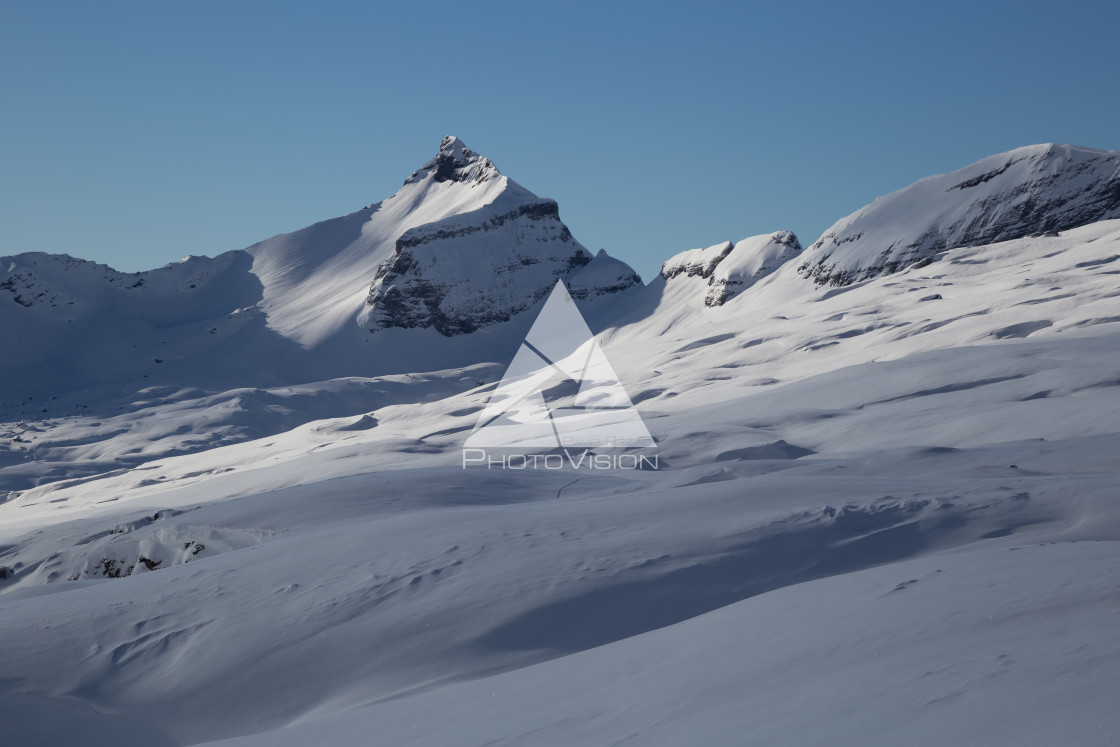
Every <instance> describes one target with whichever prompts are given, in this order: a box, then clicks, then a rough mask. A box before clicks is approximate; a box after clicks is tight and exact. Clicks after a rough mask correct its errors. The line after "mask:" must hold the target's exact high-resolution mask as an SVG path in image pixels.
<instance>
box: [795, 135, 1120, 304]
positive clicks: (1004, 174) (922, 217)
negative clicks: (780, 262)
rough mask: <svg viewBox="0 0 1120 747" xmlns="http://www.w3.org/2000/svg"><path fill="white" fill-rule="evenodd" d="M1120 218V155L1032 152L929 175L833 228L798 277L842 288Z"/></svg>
mask: <svg viewBox="0 0 1120 747" xmlns="http://www.w3.org/2000/svg"><path fill="white" fill-rule="evenodd" d="M1109 218H1120V153H1117V152H1114V151H1102V150H1092V149H1090V148H1078V147H1074V146H1070V145H1055V144H1047V145H1032V146H1029V147H1026V148H1018V149H1016V150H1013V151H1009V152H1007V153H1001V154H999V155H995V156H991V157H989V158H985V159H983V160H981V161H977V162H976V163H974V164H971V165H969V166H966V167H964V168H963V169H959V170H958V171H954V172H952V173H949V174H941V175H939V176H931V177H927V178H925V179H922V180H921V181H918V182H915V183H914V184H912V185H910V186H909V187H906V188H904V189H900V190H899V191H897V192H893V193H891V194H889V195H887V196H885V197H880V198H879V199H877V200H875V202H873V203H871V204H870V205H868V206H867V207H864V208H862V209H860V210H858V211H857V212H855V213H853V214H852V215H849V216H848V217H847V218H843V219H842V220H840V221H837V223H836V224H835V225H833V226H832V227H831V228H829V229H828V230H827V231H826V232H825V233H824V235H823V236H821V237H820V238H819V239H818V240H817V241H816V242H815V243H814V244H813V245H812V246H811V247H809V249H808V250H807V251H806V252H805V255H804V257H803V260H802V262H801V265H800V267H799V270H800V272H801V273H802V274H803V275H804V276H805V277H808V278H812V279H813V280H814V281H815V282H816V283H818V284H828V285H848V284H850V283H855V282H859V281H861V280H866V279H868V278H873V277H878V276H881V275H885V274H889V273H892V272H897V271H898V270H901V269H903V268H906V267H909V266H911V265H914V264H918V263H921V262H927V261H930V260H931V259H932V258H934V257H935V256H937V255H938V253H939V252H942V251H945V250H949V249H955V248H957V247H967V246H978V245H981V244H991V243H995V242H998V241H1007V240H1009V239H1017V238H1021V237H1023V236H1031V235H1035V234H1042V233H1046V232H1051V231H1065V230H1067V229H1070V228H1076V227H1077V226H1083V225H1086V224H1088V223H1093V222H1095V221H1099V220H1106V219H1109Z"/></svg>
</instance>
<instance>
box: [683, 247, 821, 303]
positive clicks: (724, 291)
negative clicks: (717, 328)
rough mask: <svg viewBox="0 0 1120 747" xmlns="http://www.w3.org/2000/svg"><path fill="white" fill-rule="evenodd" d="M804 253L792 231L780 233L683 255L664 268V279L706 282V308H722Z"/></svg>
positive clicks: (694, 250) (686, 252) (690, 251)
mask: <svg viewBox="0 0 1120 747" xmlns="http://www.w3.org/2000/svg"><path fill="white" fill-rule="evenodd" d="M800 253H801V243H800V242H799V241H798V240H797V237H796V236H795V235H794V234H793V232H792V231H776V232H775V233H771V234H763V235H761V236H752V237H750V238H746V239H743V240H742V241H739V242H737V243H734V244H732V243H731V242H730V241H725V242H723V243H722V244H715V245H714V246H710V247H708V248H707V249H690V250H688V251H685V252H681V253H680V254H677V255H675V256H673V257H672V258H670V259H669V260H668V261H667V262H665V263H664V264H663V265H662V266H661V277H663V278H665V279H666V280H672V279H673V278H676V277H678V276H681V275H683V276H685V277H690V278H691V277H699V278H703V279H706V280H707V281H708V283H707V285H708V292H707V296H705V299H704V304H705V305H706V306H722V305H723V304H725V303H727V301H729V300H730V299H732V298H734V297H735V296H736V295H738V294H739V293H742V292H743V291H744V290H746V289H747V288H749V287H750V286H752V285H754V284H755V283H757V282H758V281H759V280H761V279H762V278H764V277H766V276H767V275H769V274H770V273H772V272H774V271H775V270H777V269H778V268H779V267H780V266H782V265H783V264H785V263H786V262H788V261H790V260H792V259H793V258H794V257H797V256H798V255H799V254H800Z"/></svg>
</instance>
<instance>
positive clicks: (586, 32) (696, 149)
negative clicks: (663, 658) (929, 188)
mask: <svg viewBox="0 0 1120 747" xmlns="http://www.w3.org/2000/svg"><path fill="white" fill-rule="evenodd" d="M319 5H320V7H311V5H310V4H297V3H279V2H273V3H249V2H224V3H217V2H213V3H212V2H192V3H150V2H137V3H119V2H99V3H86V2H75V3H60V2H50V1H49V0H45V1H43V2H14V1H13V0H5V1H4V2H3V3H2V4H0V102H2V103H0V106H2V109H0V112H2V118H0V134H2V137H0V254H14V253H18V252H23V251H49V252H65V253H68V254H73V255H75V256H81V257H85V258H89V259H95V260H97V261H100V262H105V263H108V264H110V265H113V266H114V267H117V268H119V269H123V270H130V271H131V270H137V269H147V268H151V267H156V266H159V265H162V264H164V263H166V262H169V261H174V260H177V259H179V258H181V257H183V256H185V255H187V254H210V255H213V254H217V253H220V252H223V251H226V250H230V249H237V248H241V247H244V246H246V245H248V244H251V243H253V242H255V241H257V240H260V239H263V238H266V237H268V236H271V235H273V234H276V233H281V232H285V231H290V230H294V229H296V228H300V227H302V226H304V225H307V224H309V223H312V222H314V221H316V220H321V219H324V218H329V217H333V216H336V215H340V214H344V213H347V212H350V211H352V210H354V209H357V208H359V207H361V206H363V205H365V204H368V203H370V202H374V201H376V200H379V199H382V198H384V197H388V196H389V195H391V194H392V193H393V192H394V191H396V189H397V188H398V187H399V186H400V183H401V182H402V181H403V180H404V178H405V177H406V176H408V174H409V173H411V172H412V170H414V169H415V168H416V167H418V166H419V165H420V164H421V163H423V162H424V161H426V160H427V159H429V158H430V157H431V156H433V155H434V154H435V152H436V150H437V149H438V146H439V141H440V138H441V137H442V136H443V135H445V134H455V135H458V136H459V137H460V138H462V139H463V140H464V141H465V142H466V143H467V144H468V145H469V146H470V147H471V148H473V149H474V150H476V151H479V152H481V153H483V154H485V155H488V156H490V157H491V158H492V159H493V160H494V161H495V163H497V165H498V167H499V168H500V169H501V170H502V171H503V172H504V173H506V174H507V175H509V176H511V177H512V178H513V179H515V180H517V181H518V182H520V183H521V184H523V185H524V186H526V187H528V188H529V189H531V190H533V191H534V192H536V193H537V194H539V195H542V196H547V197H552V198H555V199H557V200H558V201H559V203H560V213H561V217H562V218H563V219H564V221H565V222H566V223H567V224H568V225H569V227H570V228H571V229H572V231H573V233H574V234H575V236H576V237H577V238H578V239H579V240H580V241H581V242H582V243H583V244H584V245H585V246H587V247H588V248H589V249H591V250H593V251H594V250H596V249H598V248H600V247H605V248H606V249H607V250H608V251H609V252H611V253H612V254H614V255H616V256H619V257H621V258H622V259H625V260H627V261H628V262H630V263H631V264H633V265H634V266H635V267H636V268H637V269H638V270H639V272H641V273H642V275H643V276H644V277H646V278H648V277H650V276H651V275H652V274H653V273H655V272H656V271H657V268H658V267H659V266H660V262H661V261H662V260H664V259H665V258H667V257H668V256H669V255H671V254H674V253H676V252H678V251H681V250H683V249H687V248H690V247H695V246H707V245H709V244H713V243H716V242H718V241H722V240H725V239H732V240H734V239H739V238H742V237H744V236H748V235H752V234H757V233H764V232H769V231H774V230H778V229H787V228H788V229H791V230H793V231H795V232H796V233H797V234H798V236H799V237H801V239H802V242H803V243H804V244H806V245H807V244H808V243H809V242H811V241H813V240H814V239H816V237H817V236H818V235H819V234H820V233H821V232H822V231H823V230H824V229H825V228H827V227H828V226H829V225H830V224H831V223H832V222H833V221H834V220H836V219H838V218H840V217H842V216H844V215H846V214H847V213H849V212H851V211H852V210H855V209H856V208H859V207H860V206H862V205H864V204H866V203H867V202H869V201H871V200H872V199H874V198H875V197H876V196H877V195H880V194H885V193H887V192H889V191H891V190H893V189H897V188H899V187H902V186H905V185H906V184H908V183H910V182H911V181H913V180H915V179H918V178H920V177H922V176H926V175H928V174H932V173H938V172H943V171H949V170H952V169H955V168H958V167H960V166H963V165H965V164H967V163H969V162H971V161H974V160H976V159H978V158H981V157H983V156H986V155H990V154H992V153H996V152H999V151H1003V150H1009V149H1011V148H1014V147H1017V146H1020V145H1027V144H1031V143H1037V142H1046V141H1058V142H1071V143H1075V144H1079V145H1089V146H1093V147H1098V148H1110V149H1120V128H1118V127H1117V122H1118V121H1120V95H1117V84H1118V80H1117V79H1118V77H1120V62H1118V61H1117V60H1118V58H1117V55H1116V51H1115V43H1116V39H1115V32H1116V29H1117V28H1118V27H1120V6H1117V4H1115V3H1104V2H1098V3H1085V2H1078V1H1076V0H1068V1H1067V2H1063V3H1047V4H1041V3H1031V2H1017V3H983V2H980V3H975V2H951V1H950V2H941V3H936V4H933V3H930V4H926V5H924V6H922V7H917V6H916V5H914V6H913V7H911V6H912V4H902V3H887V2H846V3H825V2H803V3H795V2H790V3H783V4H781V5H780V6H779V5H778V4H776V3H775V4H768V5H766V6H763V5H761V4H758V5H754V4H747V3H704V2H694V3H688V4H677V3H658V2H651V3H633V4H624V3H582V2H564V3H557V2H549V3H534V2H528V1H522V2H510V3H505V2H502V3H498V2H483V3H478V4H477V5H476V4H470V3H434V2H412V3H408V2H403V1H402V2H397V3H370V2H333V3H332V2H327V3H321V4H319Z"/></svg>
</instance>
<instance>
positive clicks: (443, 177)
mask: <svg viewBox="0 0 1120 747" xmlns="http://www.w3.org/2000/svg"><path fill="white" fill-rule="evenodd" d="M500 176H501V173H500V172H499V171H498V169H497V167H496V166H494V162H493V161H491V160H490V159H489V158H484V157H483V156H480V155H479V154H477V153H475V152H474V151H473V150H471V149H470V148H468V147H467V146H466V145H464V144H463V141H462V140H460V139H459V138H457V137H455V136H454V135H448V136H447V137H445V138H444V139H443V142H442V143H440V146H439V155H437V156H436V157H435V158H433V159H432V160H430V161H428V162H427V163H426V164H424V165H423V166H421V167H420V168H419V169H417V170H416V171H414V172H412V175H411V176H410V177H408V179H405V181H404V183H405V184H414V183H416V182H419V181H422V180H424V179H428V178H430V179H432V180H434V181H436V182H462V183H465V184H479V183H481V182H484V181H487V180H490V179H496V178H498V177H500Z"/></svg>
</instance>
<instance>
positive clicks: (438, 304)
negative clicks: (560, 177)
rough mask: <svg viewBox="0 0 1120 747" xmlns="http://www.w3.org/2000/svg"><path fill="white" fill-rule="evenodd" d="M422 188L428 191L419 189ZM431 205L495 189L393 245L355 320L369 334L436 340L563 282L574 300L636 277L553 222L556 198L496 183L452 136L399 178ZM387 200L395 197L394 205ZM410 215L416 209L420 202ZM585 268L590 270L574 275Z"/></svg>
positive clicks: (484, 162)
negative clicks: (423, 335) (411, 332)
mask: <svg viewBox="0 0 1120 747" xmlns="http://www.w3.org/2000/svg"><path fill="white" fill-rule="evenodd" d="M426 182H427V184H426ZM434 184H440V185H443V186H441V187H440V188H435V189H427V190H426V191H425V192H424V193H423V194H424V195H425V199H429V195H430V194H433V193H434V194H435V195H437V196H438V199H442V200H447V199H452V198H453V194H454V193H456V192H461V191H464V190H470V189H473V188H474V187H476V185H482V184H485V185H486V187H487V188H488V189H491V190H497V192H496V193H495V196H494V197H493V199H491V200H489V201H488V202H487V204H485V205H483V206H482V207H479V208H476V209H474V210H470V211H467V212H463V213H459V214H456V215H452V216H451V217H447V218H443V219H440V220H436V221H432V222H430V223H425V224H422V225H418V226H415V227H413V228H410V229H409V230H407V231H405V232H404V233H403V234H401V235H400V237H399V238H398V239H397V240H396V244H395V247H394V250H393V255H392V256H391V257H390V258H389V259H387V260H386V261H384V262H383V263H382V264H381V265H380V266H379V267H378V268H377V271H376V273H375V275H374V279H373V282H372V284H371V285H370V288H369V293H368V295H367V296H366V308H365V310H364V311H363V312H362V314H361V316H360V318H359V321H360V323H361V324H362V325H363V326H365V327H366V328H367V329H369V330H370V331H371V332H375V331H377V330H381V329H387V328H392V327H403V328H413V327H433V328H435V329H436V330H437V331H439V332H440V333H441V334H444V335H448V336H451V335H457V334H464V333H468V332H473V331H474V330H476V329H479V328H480V327H484V326H486V325H488V324H494V323H496V322H502V321H506V320H508V319H509V318H510V317H511V316H512V315H514V314H517V313H519V312H521V311H524V310H525V309H527V308H529V307H531V306H533V305H534V304H536V303H537V302H538V301H540V300H541V298H543V297H544V296H545V294H547V293H548V292H549V291H550V290H551V289H552V287H553V286H554V285H555V284H556V280H557V279H560V278H562V279H564V280H565V281H566V282H569V283H572V284H573V295H574V296H576V297H577V298H589V297H595V296H598V295H602V294H604V293H614V292H619V291H622V290H625V289H626V288H629V287H631V286H634V285H640V284H641V279H640V278H638V276H637V275H635V274H634V271H633V270H631V269H630V268H629V267H627V266H626V265H625V264H624V263H622V262H619V261H618V260H614V259H611V258H610V257H607V256H606V255H605V254H603V255H602V257H601V258H597V259H595V260H594V261H593V259H592V256H591V254H590V253H589V252H588V251H587V250H586V249H584V248H583V247H582V246H581V245H580V244H579V242H577V241H576V240H575V239H574V238H573V237H572V234H571V232H570V231H569V230H568V227H567V226H565V225H564V224H563V223H562V222H561V220H560V212H559V208H558V206H557V204H556V202H555V201H553V200H548V199H542V198H539V197H537V196H536V195H533V194H532V193H531V192H529V191H528V190H526V189H524V188H523V187H521V186H519V185H517V184H516V183H514V182H513V181H511V180H509V179H508V178H507V177H505V176H503V175H502V174H501V173H500V172H499V171H498V170H497V168H496V167H495V166H494V164H493V163H492V162H491V161H490V160H489V159H487V158H483V157H482V156H480V155H478V154H477V153H474V152H473V151H471V150H470V149H469V148H467V147H466V146H464V145H463V144H462V142H461V141H459V140H458V139H457V138H452V137H448V138H444V140H443V143H442V145H441V147H440V153H439V155H438V156H436V158H434V159H432V160H431V161H429V162H428V163H426V164H425V165H424V166H423V167H422V168H420V169H419V170H418V171H416V172H415V173H413V175H412V176H410V177H409V178H408V180H406V181H405V187H404V188H403V189H402V192H403V191H404V190H405V189H411V188H418V189H425V188H426V187H430V185H434ZM394 199H395V198H394ZM414 209H415V210H421V211H422V210H424V209H425V206H424V205H422V204H418V205H417V206H416V207H415V208H414ZM588 266H590V267H589V268H588V269H590V270H593V272H590V273H581V272H579V271H580V270H581V269H583V268H585V267H588Z"/></svg>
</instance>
